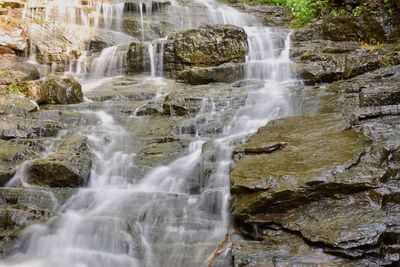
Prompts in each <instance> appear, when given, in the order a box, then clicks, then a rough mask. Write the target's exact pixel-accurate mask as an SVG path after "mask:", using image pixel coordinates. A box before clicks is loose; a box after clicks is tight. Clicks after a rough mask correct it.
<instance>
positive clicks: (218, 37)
mask: <svg viewBox="0 0 400 267" xmlns="http://www.w3.org/2000/svg"><path fill="white" fill-rule="evenodd" d="M164 49H165V50H164V51H165V55H164V69H165V71H166V73H167V75H169V76H175V75H176V73H177V72H179V71H182V70H186V69H190V68H192V67H215V66H218V65H221V64H224V63H229V62H232V63H243V62H244V61H245V56H246V52H247V35H246V33H245V31H244V30H243V29H242V28H239V27H236V26H229V25H216V26H202V27H200V28H198V29H192V30H187V31H184V32H178V33H175V34H172V35H170V36H169V37H168V39H167V41H166V43H165V46H164Z"/></svg>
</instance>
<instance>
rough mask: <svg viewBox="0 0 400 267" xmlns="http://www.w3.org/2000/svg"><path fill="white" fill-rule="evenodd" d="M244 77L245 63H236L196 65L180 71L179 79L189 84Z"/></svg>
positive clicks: (234, 79) (225, 80)
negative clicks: (203, 66)
mask: <svg viewBox="0 0 400 267" xmlns="http://www.w3.org/2000/svg"><path fill="white" fill-rule="evenodd" d="M243 77H244V65H243V64H234V63H226V64H222V65H219V66H217V67H208V68H199V67H195V68H191V69H189V70H184V71H181V72H179V73H178V79H181V80H183V81H184V82H186V83H189V84H207V83H215V82H224V83H232V82H235V81H238V80H241V79H243Z"/></svg>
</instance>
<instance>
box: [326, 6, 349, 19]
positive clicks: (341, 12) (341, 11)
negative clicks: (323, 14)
mask: <svg viewBox="0 0 400 267" xmlns="http://www.w3.org/2000/svg"><path fill="white" fill-rule="evenodd" d="M346 14H347V11H346V9H344V8H338V9H333V10H331V12H330V13H329V15H331V16H332V17H340V16H343V15H346Z"/></svg>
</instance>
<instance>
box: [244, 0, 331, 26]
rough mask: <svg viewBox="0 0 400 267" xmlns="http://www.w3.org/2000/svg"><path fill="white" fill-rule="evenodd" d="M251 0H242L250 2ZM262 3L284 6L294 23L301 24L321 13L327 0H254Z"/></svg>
mask: <svg viewBox="0 0 400 267" xmlns="http://www.w3.org/2000/svg"><path fill="white" fill-rule="evenodd" d="M250 1H251V0H242V2H250ZM255 1H256V2H259V3H262V4H272V5H280V6H285V7H286V8H287V9H288V10H289V11H290V12H291V14H292V16H293V19H294V24H295V25H296V26H302V25H304V24H306V23H307V22H309V21H310V20H312V19H313V18H315V17H317V16H318V15H319V14H321V13H322V12H323V11H324V10H325V9H326V7H327V4H328V0H255Z"/></svg>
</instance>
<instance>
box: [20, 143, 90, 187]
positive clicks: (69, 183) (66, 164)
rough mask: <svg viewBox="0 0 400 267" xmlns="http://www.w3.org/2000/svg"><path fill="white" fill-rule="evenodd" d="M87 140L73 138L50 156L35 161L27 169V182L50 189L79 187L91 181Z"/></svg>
mask: <svg viewBox="0 0 400 267" xmlns="http://www.w3.org/2000/svg"><path fill="white" fill-rule="evenodd" d="M86 141H87V139H86V138H85V137H82V136H72V137H69V138H67V139H65V140H64V141H63V143H62V144H61V145H60V147H59V148H58V150H57V151H56V152H54V153H52V154H50V155H49V156H47V157H45V158H42V159H38V160H34V161H33V162H32V163H30V164H29V166H28V167H27V182H29V183H31V184H35V185H40V186H48V187H79V186H83V185H85V184H86V183H87V182H88V180H89V174H90V169H91V154H90V152H89V149H88V147H87V143H86Z"/></svg>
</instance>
